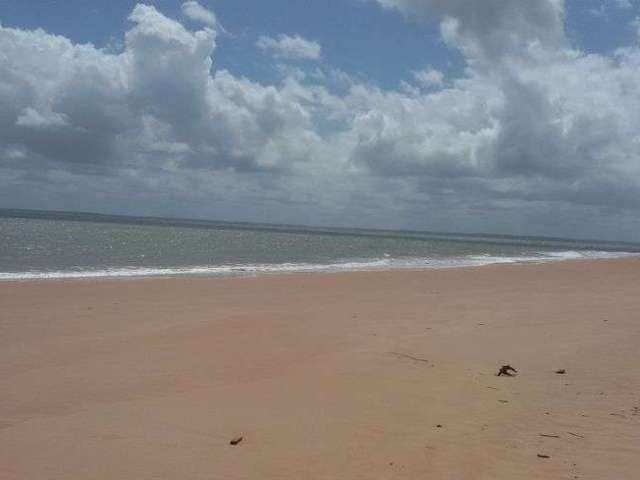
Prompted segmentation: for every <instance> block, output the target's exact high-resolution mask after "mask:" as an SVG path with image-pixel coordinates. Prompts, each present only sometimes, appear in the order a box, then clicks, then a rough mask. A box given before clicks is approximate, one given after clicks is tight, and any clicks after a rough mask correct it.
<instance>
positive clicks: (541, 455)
mask: <svg viewBox="0 0 640 480" xmlns="http://www.w3.org/2000/svg"><path fill="white" fill-rule="evenodd" d="M538 458H551V457H550V456H549V455H544V454H542V453H539V454H538Z"/></svg>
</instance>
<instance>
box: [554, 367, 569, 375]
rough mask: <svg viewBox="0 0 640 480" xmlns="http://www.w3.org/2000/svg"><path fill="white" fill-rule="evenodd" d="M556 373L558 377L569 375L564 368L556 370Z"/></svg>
mask: <svg viewBox="0 0 640 480" xmlns="http://www.w3.org/2000/svg"><path fill="white" fill-rule="evenodd" d="M556 373H557V374H558V375H564V374H565V373H567V371H566V370H565V369H564V368H561V369H559V370H556Z"/></svg>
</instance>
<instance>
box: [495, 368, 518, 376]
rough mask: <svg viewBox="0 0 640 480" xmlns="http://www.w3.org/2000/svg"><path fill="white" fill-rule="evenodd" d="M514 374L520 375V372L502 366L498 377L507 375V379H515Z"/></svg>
mask: <svg viewBox="0 0 640 480" xmlns="http://www.w3.org/2000/svg"><path fill="white" fill-rule="evenodd" d="M514 373H518V371H517V370H516V369H515V368H513V367H512V366H511V365H502V366H501V367H500V370H498V377H499V376H500V375H506V376H507V377H513V374H514Z"/></svg>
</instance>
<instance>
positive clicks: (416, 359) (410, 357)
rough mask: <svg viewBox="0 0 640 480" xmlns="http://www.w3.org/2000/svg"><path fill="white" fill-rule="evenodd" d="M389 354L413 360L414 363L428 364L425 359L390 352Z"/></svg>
mask: <svg viewBox="0 0 640 480" xmlns="http://www.w3.org/2000/svg"><path fill="white" fill-rule="evenodd" d="M391 353H393V354H394V355H395V356H397V357H402V358H408V359H409V360H414V361H416V362H424V363H429V360H427V359H426V358H418V357H414V356H413V355H407V354H406V353H398V352H391Z"/></svg>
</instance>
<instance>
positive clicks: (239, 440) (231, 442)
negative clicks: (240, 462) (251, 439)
mask: <svg viewBox="0 0 640 480" xmlns="http://www.w3.org/2000/svg"><path fill="white" fill-rule="evenodd" d="M242 440H243V437H235V438H234V439H232V440H231V441H230V442H229V445H238V444H239V443H240V442H241V441H242Z"/></svg>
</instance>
